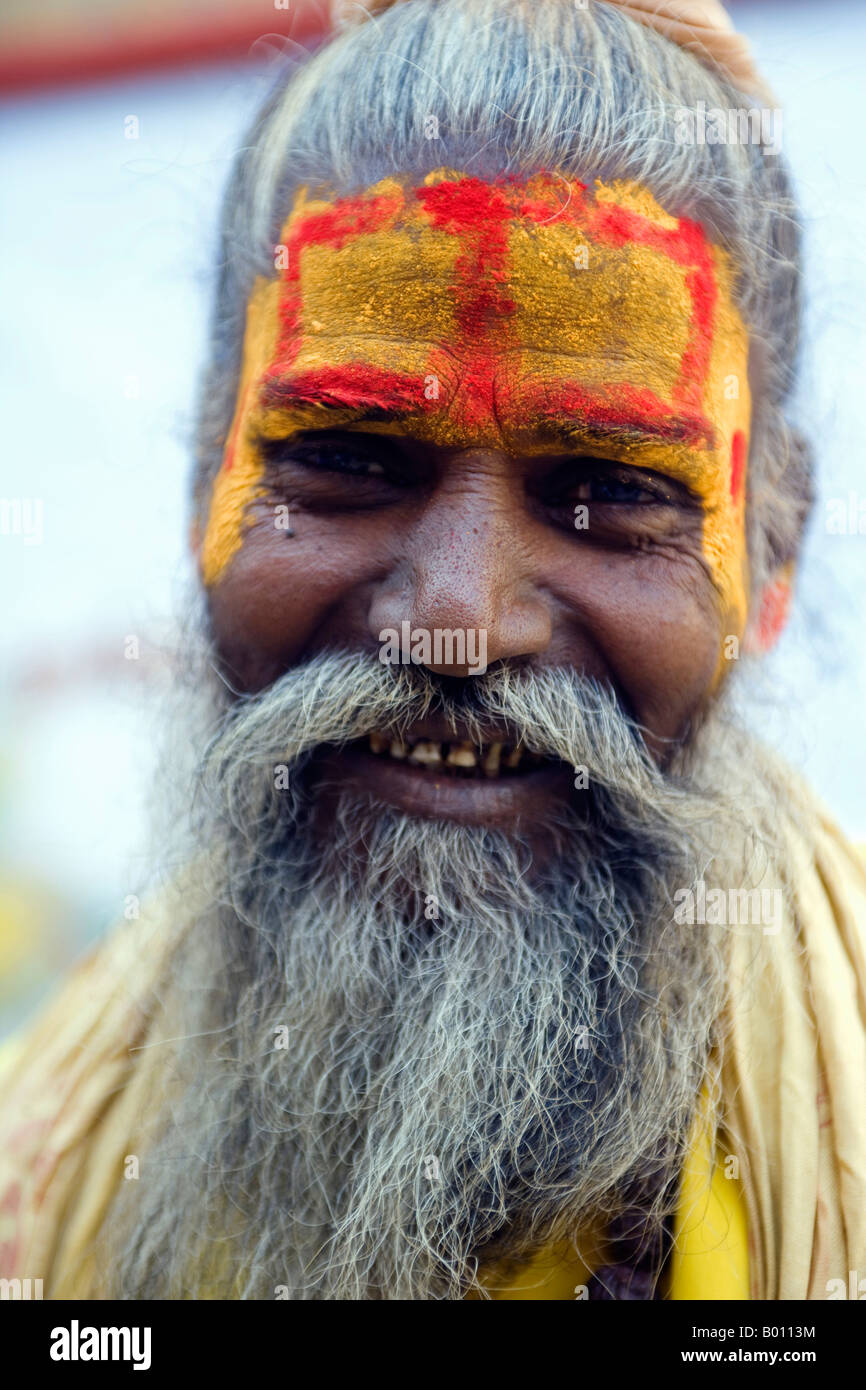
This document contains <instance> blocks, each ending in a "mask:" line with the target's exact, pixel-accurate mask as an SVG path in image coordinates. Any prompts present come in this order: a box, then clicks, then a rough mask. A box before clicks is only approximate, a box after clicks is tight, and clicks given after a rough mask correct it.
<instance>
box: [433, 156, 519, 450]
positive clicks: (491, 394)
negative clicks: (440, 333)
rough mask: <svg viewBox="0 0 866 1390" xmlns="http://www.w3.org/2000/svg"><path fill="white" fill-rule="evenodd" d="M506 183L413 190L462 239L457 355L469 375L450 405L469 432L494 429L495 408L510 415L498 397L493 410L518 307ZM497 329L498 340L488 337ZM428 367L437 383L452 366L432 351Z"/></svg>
mask: <svg viewBox="0 0 866 1390" xmlns="http://www.w3.org/2000/svg"><path fill="white" fill-rule="evenodd" d="M505 183H506V181H505V180H502V181H500V183H499V184H489V183H485V182H484V181H483V180H482V179H477V178H467V179H460V180H459V181H457V182H455V181H453V180H446V181H443V182H442V183H436V184H432V185H430V186H426V187H422V188H418V189H416V190H415V196H416V198H417V200H418V202H419V203H420V204H421V206H422V207H423V209H424V211H425V212H426V214H427V216H428V217H429V218H430V221H431V222H432V224H433V226H434V227H436V228H438V229H439V230H440V231H443V232H448V233H450V234H451V235H452V236H455V237H457V239H458V241H459V242H460V244H461V250H460V252H459V254H458V256H457V258H456V260H455V262H454V270H455V273H456V276H457V284H456V286H455V291H454V299H455V306H454V307H455V313H456V317H457V326H458V329H459V332H460V341H459V342H458V344H457V349H456V350H457V353H458V355H459V357H460V359H461V361H463V362H464V363H465V370H464V372H463V376H462V378H461V382H460V398H459V400H458V401H454V400H452V401H451V402H450V403H449V412H450V414H451V415H452V417H453V418H454V421H455V423H457V422H459V424H460V426H462V428H463V429H465V430H467V431H471V430H473V429H476V428H477V427H478V426H479V425H482V424H483V423H484V422H485V421H488V422H489V420H490V417H491V414H495V413H496V407H497V406H498V407H500V408H501V407H505V408H507V403H506V402H504V401H502V399H501V391H500V399H499V400H498V401H496V406H494V400H495V396H496V366H497V358H498V355H499V353H500V352H501V351H502V349H503V347H504V346H506V344H507V343H508V342H510V341H511V340H512V339H513V333H511V332H510V331H509V326H508V320H509V319H511V318H512V317H513V315H514V312H515V306H514V301H513V300H512V299H511V297H510V295H509V294H508V293H507V292H506V291H505V289H504V286H505V284H506V283H507V280H508V223H509V222H510V221H511V219H512V218H513V216H514V212H513V209H512V207H511V206H510V205H509V202H508V200H507V198H506V196H505V191H504V185H505ZM494 327H496V329H497V337H496V339H495V340H494V339H493V337H492V336H491V329H492V328H494ZM429 366H430V371H431V373H432V374H433V375H435V376H438V375H440V374H441V373H442V372H443V371H444V370H445V369H446V368H447V366H448V362H447V360H446V359H445V358H444V354H442V353H441V352H438V351H436V350H434V352H433V354H432V355H431V360H430V364H429ZM452 370H453V368H452Z"/></svg>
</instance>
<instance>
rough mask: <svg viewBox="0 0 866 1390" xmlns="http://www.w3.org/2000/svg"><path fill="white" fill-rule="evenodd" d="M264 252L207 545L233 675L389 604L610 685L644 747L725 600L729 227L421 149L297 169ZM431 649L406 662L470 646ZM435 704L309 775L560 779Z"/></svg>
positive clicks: (304, 652)
mask: <svg viewBox="0 0 866 1390" xmlns="http://www.w3.org/2000/svg"><path fill="white" fill-rule="evenodd" d="M276 260H277V265H278V266H280V267H281V268H280V270H279V273H278V274H277V276H276V277H275V278H274V279H271V280H258V281H257V282H256V285H255V287H254V290H253V293H252V295H251V297H250V301H249V305H248V313H247V325H246V336H245V343H244V359H243V370H242V376H241V381H240V384H239V390H238V397H237V407H236V413H235V417H234V420H233V423H232V426H231V430H230V434H229V438H228V442H227V446H226V450H225V458H224V462H223V466H222V469H221V471H220V473H219V475H218V477H217V479H216V482H215V485H214V490H213V496H212V500H211V507H210V513H209V517H208V521H207V525H206V528H205V533H204V538H203V545H202V549H201V570H202V576H203V579H204V582H205V584H206V585H207V587H208V591H209V598H210V608H211V613H212V619H213V624H214V632H215V637H216V640H217V644H218V647H219V650H220V653H221V656H222V659H223V661H224V663H225V665H226V668H227V670H228V672H229V674H230V676H231V678H232V680H233V681H234V682H235V683H236V684H238V685H239V686H240V687H241V688H244V689H247V690H259V689H262V688H263V687H265V686H268V685H270V684H271V683H272V682H273V681H274V680H275V679H276V678H277V677H278V676H279V675H280V674H281V673H282V672H283V671H285V670H287V669H288V668H290V667H292V666H294V665H296V664H297V663H298V662H300V661H302V660H305V659H307V658H310V657H312V656H315V655H316V654H317V653H320V652H322V651H325V650H326V649H329V648H334V647H338V648H343V649H349V650H350V651H366V652H372V653H375V652H376V651H378V650H379V649H380V647H381V645H382V636H381V634H382V633H383V632H384V631H385V630H386V629H391V630H396V631H397V632H398V633H400V632H402V631H403V630H404V629H403V626H402V625H403V624H405V623H408V624H409V631H410V632H411V633H412V634H413V635H417V634H418V633H419V632H421V631H423V632H426V633H429V634H430V636H431V639H434V638H435V634H436V632H437V631H439V632H449V633H451V632H455V631H458V632H464V633H466V634H484V640H485V641H486V662H487V665H488V666H491V665H493V664H494V663H496V662H500V661H502V660H504V659H510V660H511V661H513V662H515V663H518V664H525V663H529V664H531V665H532V666H533V667H534V668H535V669H538V670H540V669H543V668H545V667H548V666H550V667H566V668H571V669H574V670H578V671H581V672H583V674H585V675H587V676H590V677H594V678H596V679H597V680H599V681H600V682H602V683H605V684H610V685H611V686H612V687H613V688H614V689H615V690H616V692H617V694H618V696H619V699H620V701H621V704H622V705H623V707H624V708H625V710H626V711H628V712H629V713H630V714H631V715H632V716H633V717H634V718H635V719H636V720H637V722H638V723H639V724H641V725H642V726H643V727H644V728H645V729H646V731H647V735H648V741H649V743H650V746H651V748H652V749H653V751H654V752H655V753H656V754H657V756H660V757H661V756H663V750H664V748H665V744H666V741H670V740H676V739H678V738H680V737H681V736H683V735H684V733H685V732H686V730H687V728H688V725H689V722H690V720H691V719H692V718H693V717H694V716H695V715H696V714H697V713H699V712H700V711H701V709H702V707H703V706H704V705H705V703H706V701H707V699H708V697H709V696H710V694H711V693H712V692H713V690H714V689H715V688H716V686H717V685H718V684H719V682H720V679H721V676H722V673H723V671H724V669H725V660H724V657H725V642H726V639H727V638H729V637H731V636H736V637H737V638H739V637H740V636H741V635H742V633H743V630H744V626H745V618H746V600H745V594H746V589H747V578H748V576H747V563H746V547H745V518H744V495H745V476H744V475H745V463H746V457H747V452H748V431H749V421H750V395H749V387H748V381H747V356H748V343H747V335H746V332H745V329H744V327H743V324H742V322H741V320H740V317H739V315H738V313H737V311H736V308H735V307H734V304H733V300H732V272H731V268H730V265H729V263H728V261H727V259H726V257H725V255H724V253H723V252H721V251H720V250H719V249H718V248H715V247H713V246H712V245H711V244H710V243H709V242H708V241H707V239H706V238H705V236H704V234H703V232H702V231H701V229H700V228H698V227H697V226H695V225H694V224H691V223H688V222H685V221H683V220H679V221H678V220H677V219H675V218H673V217H671V216H669V215H668V214H667V213H665V212H664V211H663V210H662V209H661V208H660V207H659V206H658V204H657V203H656V202H655V201H654V200H653V198H652V197H651V195H650V194H649V193H647V192H646V191H645V190H643V189H641V188H639V187H637V186H635V185H622V184H615V185H611V186H608V187H605V186H604V185H602V184H600V183H597V184H596V185H595V188H594V189H590V188H587V187H584V186H583V185H581V184H578V183H575V182H573V181H572V182H568V181H567V180H565V179H562V178H560V177H558V176H556V175H544V174H540V175H536V176H534V177H533V178H531V179H529V180H499V181H497V182H495V183H488V182H484V181H482V180H479V179H476V178H470V177H466V176H464V175H460V174H455V173H453V172H450V171H446V170H438V171H436V172H434V173H433V174H430V175H429V176H428V177H427V178H426V179H425V180H424V181H423V183H421V184H420V185H419V186H417V187H413V186H412V183H411V181H409V180H395V179H387V180H383V181H382V182H381V183H379V184H377V185H375V186H374V187H372V188H370V189H367V190H365V191H364V192H363V193H362V194H360V195H358V196H352V197H342V198H333V199H315V200H313V199H310V198H309V197H307V195H306V194H305V193H304V192H303V191H302V192H301V193H299V194H298V196H297V197H296V200H295V203H294V205H293V207H292V210H291V213H290V215H289V217H288V220H287V223H286V226H285V228H284V231H283V235H282V246H281V248H280V249H278V252H277V258H276ZM470 640H472V639H470ZM444 651H445V653H446V654H445V655H442V653H440V654H439V655H442V659H439V656H437V653H436V648H435V644H434V646H433V655H432V656H431V657H430V658H429V659H428V660H427V662H426V664H427V665H428V666H429V668H430V669H432V670H434V671H436V672H438V673H439V674H440V675H442V676H452V677H466V676H467V675H469V674H470V670H469V667H468V666H467V663H466V662H465V661H464V662H462V663H458V661H457V660H456V659H455V658H454V656H453V652H452V654H451V655H450V656H448V655H447V652H448V649H447V648H445V649H444ZM459 733H460V730H459V729H458V730H457V735H456V736H455V732H454V730H453V729H451V728H449V727H447V726H446V725H445V724H444V723H443V722H442V721H441V720H439V719H437V717H436V716H434V715H431V716H430V717H429V718H425V719H423V720H421V721H420V722H419V724H418V725H417V726H416V727H414V728H413V729H411V730H409V731H408V735H407V737H406V739H405V741H404V744H403V746H402V747H401V746H396V747H395V746H394V744H393V742H391V741H388V742H383V741H378V740H376V741H374V745H373V746H372V747H371V746H370V745H368V743H367V741H366V740H364V741H363V745H361V746H359V745H353V746H351V747H349V748H348V749H346V750H344V751H343V752H341V753H338V754H336V755H335V756H333V757H332V758H331V759H330V761H329V764H328V768H327V772H328V781H329V782H330V783H333V782H334V780H336V782H337V783H338V784H340V785H342V786H343V787H344V788H345V789H346V790H348V791H352V790H354V789H359V790H361V791H363V792H367V793H369V792H372V793H373V794H374V795H375V796H376V797H377V798H378V799H380V800H383V801H385V802H386V803H388V804H391V805H393V806H395V807H396V808H397V809H399V810H402V811H408V812H410V813H411V814H415V815H421V816H432V817H436V818H444V819H455V820H460V821H466V822H471V823H481V824H488V825H499V826H504V827H507V826H511V825H515V824H519V823H520V822H523V824H524V825H529V824H535V823H537V822H538V821H539V820H540V819H543V818H544V816H545V813H546V812H547V811H554V809H555V807H556V806H557V805H558V804H561V801H562V797H563V795H564V794H565V795H567V794H568V791H569V789H570V787H571V784H572V782H571V779H572V777H573V774H572V773H571V772H570V771H569V770H564V769H563V768H562V767H561V765H560V766H557V765H545V766H540V767H533V766H529V767H528V766H527V762H526V759H525V758H524V759H523V760H522V761H521V763H520V764H518V765H517V766H516V767H509V766H507V763H508V761H509V751H510V750H509V745H508V742H507V730H504V729H498V728H496V727H493V726H491V728H490V737H489V739H488V740H487V741H486V742H485V745H484V747H483V749H482V750H481V752H480V753H472V750H470V749H467V748H461V747H460V743H461V740H460V738H459ZM496 743H502V744H504V745H505V746H504V748H503V749H502V750H501V751H500V752H499V753H498V754H497V753H495V752H494V751H492V750H493V747H494V745H495V744H496ZM419 745H420V746H419ZM470 756H471V759H472V761H474V766H472V765H471V764H470V765H468V766H467V765H465V764H467V762H469V759H470ZM497 758H498V763H499V766H498V770H497V766H496V764H497ZM461 759H462V761H461Z"/></svg>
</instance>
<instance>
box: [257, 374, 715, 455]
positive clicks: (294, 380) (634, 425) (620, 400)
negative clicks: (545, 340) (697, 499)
mask: <svg viewBox="0 0 866 1390" xmlns="http://www.w3.org/2000/svg"><path fill="white" fill-rule="evenodd" d="M431 375H432V374H431ZM428 380H429V376H426V377H420V378H419V376H418V375H417V374H414V373H407V372H397V371H393V370H389V369H388V368H383V367H375V366H372V365H368V364H366V363H360V362H358V363H354V362H352V363H347V364H345V365H343V366H337V367H328V368H317V369H313V370H309V371H305V372H301V373H296V374H294V375H290V376H283V375H279V376H277V375H272V376H269V377H268V378H267V379H266V381H265V383H264V385H263V388H262V391H261V394H260V405H261V407H262V408H263V409H264V410H265V411H267V412H271V411H286V412H289V413H291V414H297V415H298V416H299V421H298V428H302V429H317V428H321V429H327V428H333V427H334V426H335V425H337V424H338V423H339V424H343V425H353V424H362V423H365V422H370V423H375V422H379V423H382V422H393V423H399V422H405V423H407V424H411V422H412V421H413V420H417V419H418V418H419V417H421V416H424V415H429V414H435V413H436V412H437V411H441V410H447V409H448V404H447V402H443V401H442V400H441V399H439V398H434V399H428V398H427V397H425V394H424V386H425V382H426V381H428ZM510 404H511V407H512V410H513V412H514V414H515V415H519V416H521V417H523V416H524V415H529V416H530V418H531V419H532V420H533V421H534V423H535V425H536V427H537V431H538V433H540V434H543V435H544V436H546V437H548V438H551V439H552V440H555V441H556V442H558V443H560V444H562V445H564V446H566V447H570V448H573V447H574V446H575V445H576V444H577V443H578V442H579V441H582V442H587V441H588V442H590V443H592V442H594V441H595V442H598V443H605V444H611V443H612V444H636V443H641V442H646V443H654V444H658V443H669V444H678V445H685V446H688V447H691V448H693V449H701V450H704V449H713V448H714V447H715V430H714V429H713V426H712V423H711V421H709V420H708V419H707V418H706V416H704V415H703V414H702V413H700V412H699V411H691V410H679V411H677V410H675V409H674V408H673V407H672V406H669V405H667V404H666V403H665V402H662V401H660V400H659V398H658V397H657V396H655V395H654V394H653V393H652V392H651V391H649V390H647V389H646V388H643V387H636V386H630V385H628V384H624V383H616V384H611V385H610V386H609V387H607V388H605V389H603V390H601V391H599V390H597V389H595V390H592V389H587V388H586V387H583V386H581V384H580V383H579V382H576V381H574V382H569V381H562V380H561V379H556V380H552V381H549V380H540V379H538V378H532V379H530V380H529V381H526V382H524V383H523V384H522V386H520V387H518V388H517V390H516V391H515V392H514V395H513V400H512V401H511V402H510ZM500 414H501V408H500ZM302 419H303V423H301V420H302Z"/></svg>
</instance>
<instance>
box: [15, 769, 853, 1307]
mask: <svg viewBox="0 0 866 1390" xmlns="http://www.w3.org/2000/svg"><path fill="white" fill-rule="evenodd" d="M788 790H789V793H790V796H789V799H788V803H787V806H786V808H785V809H786V810H787V811H789V812H790V817H787V816H786V822H787V821H788V820H789V819H790V821H791V827H790V828H788V829H786V830H784V832H783V831H781V830H780V834H782V833H784V835H785V837H786V861H785V862H786V867H787V875H788V879H789V884H788V887H789V890H790V898H789V901H788V902H787V903H786V906H785V911H784V914H783V917H782V919H781V920H780V923H779V930H778V932H774V933H772V934H770V933H766V932H765V931H764V930H763V929H762V927H761V926H760V925H758V926H749V927H737V928H731V929H729V951H730V965H729V972H730V990H729V995H730V1002H729V1007H728V1017H727V1020H726V1021H727V1024H728V1027H727V1031H726V1033H725V1037H724V1052H723V1057H722V1071H721V1082H722V1087H721V1101H720V1108H719V1113H718V1115H717V1116H715V1117H713V1118H715V1119H717V1121H718V1126H717V1133H718V1135H719V1141H718V1142H720V1143H721V1147H720V1148H718V1149H717V1161H716V1164H715V1165H714V1169H713V1173H712V1176H710V1174H709V1164H708V1152H709V1150H708V1147H707V1141H706V1138H705V1137H704V1138H702V1139H699V1140H697V1141H696V1142H695V1144H694V1145H693V1146H692V1151H691V1156H690V1158H689V1161H688V1163H687V1164H686V1167H685V1171H684V1174H683V1183H682V1192H681V1200H680V1210H679V1212H678V1214H677V1221H676V1249H675V1252H674V1256H673V1259H672V1262H671V1283H670V1289H669V1291H668V1295H669V1297H670V1298H672V1299H675V1300H679V1299H687V1298H696V1297H697V1298H715V1297H722V1298H729V1299H732V1298H742V1297H743V1296H744V1293H743V1289H744V1285H745V1282H746V1279H747V1278H748V1293H749V1296H750V1297H751V1298H753V1299H769V1300H775V1299H801V1298H816V1299H822V1298H826V1297H827V1283H828V1281H829V1280H830V1279H841V1280H842V1281H843V1284H844V1286H845V1287H847V1281H848V1273H849V1271H850V1270H852V1269H860V1270H863V1269H866V1106H864V1103H863V1101H864V1085H863V1081H864V1077H866V870H864V865H863V863H862V862H861V861H860V860H859V859H858V858H857V856H856V855H855V853H854V851H853V850H852V849H851V848H850V847H848V846H847V845H846V843H845V842H844V840H843V839H842V837H841V836H840V834H839V833H838V831H837V830H836V829H835V828H834V827H833V826H832V824H830V822H829V821H828V820H827V819H826V818H825V817H824V816H823V815H822V814H821V813H820V812H819V813H818V814H817V815H816V813H815V811H814V809H812V810H811V813H810V812H809V807H808V804H807V803H806V801H805V799H804V797H803V793H802V790H801V788H800V786H799V784H798V783H797V782H795V780H794V779H793V778H791V779H790V783H789V788H788ZM780 809H781V808H780ZM795 821H796V822H798V824H799V828H793V826H794V822H795ZM807 823H808V830H807V829H806V828H804V827H805V826H806V825H807ZM186 908H187V909H189V900H188V899H187V903H186ZM178 918H179V914H178V915H177V916H175V915H174V914H173V913H172V911H171V909H170V907H169V906H168V905H167V904H166V903H164V904H162V906H161V907H160V909H159V911H156V910H154V911H153V915H152V917H151V918H149V919H148V918H147V917H143V918H142V920H141V921H138V922H132V923H124V924H123V926H122V927H121V928H120V929H119V930H118V931H116V932H115V933H113V934H112V935H111V936H110V937H109V938H108V939H107V940H106V942H105V943H103V945H102V946H101V947H100V948H99V949H97V950H96V951H95V952H93V953H91V955H90V956H89V957H88V958H87V959H86V960H85V961H84V962H83V963H82V965H81V966H80V967H79V968H78V970H76V971H75V972H74V974H73V975H72V976H71V977H70V978H69V979H68V981H67V982H66V984H65V985H64V987H63V988H62V990H61V992H60V994H59V996H58V997H57V998H56V999H55V1001H54V1002H53V1003H52V1004H51V1005H50V1006H49V1007H48V1009H47V1010H45V1011H44V1012H43V1014H42V1015H41V1016H40V1017H39V1018H38V1019H37V1021H36V1023H35V1024H34V1025H31V1027H30V1029H29V1030H28V1032H27V1033H26V1035H24V1036H23V1037H19V1038H17V1039H15V1040H14V1041H13V1042H12V1043H11V1044H9V1045H8V1046H7V1048H6V1049H4V1054H3V1058H2V1066H0V1277H5V1278H16V1277H17V1278H22V1279H24V1278H31V1279H36V1278H41V1279H42V1280H43V1284H44V1291H45V1294H46V1296H47V1297H51V1298H59V1297H66V1298H89V1297H94V1296H99V1295H98V1293H95V1290H97V1289H98V1276H99V1271H98V1270H96V1269H94V1267H93V1265H92V1262H91V1261H92V1256H91V1245H92V1240H93V1237H94V1235H95V1233H96V1232H97V1231H98V1229H99V1226H100V1224H101V1222H102V1220H103V1218H104V1215H105V1212H106V1210H107V1207H108V1205H109V1203H110V1201H111V1200H112V1198H113V1197H114V1195H115V1193H116V1191H117V1186H118V1184H119V1183H120V1182H122V1181H123V1180H124V1160H125V1158H126V1156H127V1155H128V1154H130V1153H136V1152H140V1151H141V1150H140V1148H136V1147H131V1145H132V1144H133V1142H135V1141H134V1140H133V1139H132V1138H131V1136H136V1135H138V1136H140V1135H141V1125H142V1121H143V1120H144V1121H146V1120H147V1118H148V1116H150V1115H152V1114H153V1113H154V1108H155V1104H156V1100H157V1098H158V1096H159V1094H160V1092H161V1091H162V1089H163V1087H164V1084H165V1079H166V1078H165V1072H166V1067H165V1060H166V1049H165V1048H161V1047H160V1046H159V1041H160V1036H161V1035H160V1032H159V1027H160V1025H159V1024H158V1022H156V1021H155V1020H158V1019H159V1012H158V1010H154V1009H153V1000H154V997H157V998H158V996H159V993H160V985H161V982H165V981H166V980H167V979H168V978H170V972H171V958H172V951H173V948H174V946H175V944H176V941H177V938H178V933H177V931H176V930H174V929H173V922H174V921H176V920H178ZM704 1118H705V1117H704V1116H701V1124H702V1122H703V1119H704ZM715 1127H716V1126H711V1127H710V1128H715ZM699 1129H700V1132H701V1133H702V1134H704V1133H705V1131H704V1130H703V1129H702V1128H700V1127H699ZM708 1132H709V1131H706V1133H708ZM732 1160H736V1164H733V1163H732ZM735 1169H736V1171H737V1172H738V1178H733V1177H732V1178H727V1177H726V1176H725V1172H726V1171H734V1170H735ZM744 1233H747V1238H748V1254H747V1255H746V1252H745V1250H744ZM599 1253H600V1252H599ZM593 1260H594V1262H595V1263H598V1262H599V1260H598V1256H594V1257H593ZM591 1262H592V1261H591ZM602 1262H603V1261H602ZM539 1274H542V1275H543V1276H544V1279H543V1282H542V1284H541V1287H542V1288H544V1287H545V1286H546V1289H547V1291H546V1292H537V1291H534V1290H533V1288H532V1285H538V1284H539ZM585 1274H586V1268H585V1266H584V1265H583V1264H578V1265H575V1264H573V1263H572V1264H570V1265H569V1263H568V1260H566V1261H563V1259H562V1251H561V1250H560V1251H553V1252H546V1253H545V1254H543V1255H541V1256H539V1257H537V1259H536V1261H534V1262H532V1264H531V1265H530V1266H526V1267H524V1268H523V1269H522V1270H520V1271H518V1272H517V1274H516V1275H515V1276H514V1277H513V1278H512V1279H511V1280H510V1285H509V1287H510V1292H509V1291H508V1290H507V1289H506V1290H505V1291H502V1290H500V1291H499V1292H498V1293H497V1294H496V1295H495V1296H496V1297H510V1298H515V1297H516V1298H521V1299H523V1298H538V1297H543V1298H548V1297H551V1298H560V1299H561V1298H565V1297H567V1298H574V1297H575V1292H574V1290H575V1286H576V1285H579V1284H583V1283H585V1282H586V1278H585ZM491 1296H494V1295H491Z"/></svg>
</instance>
